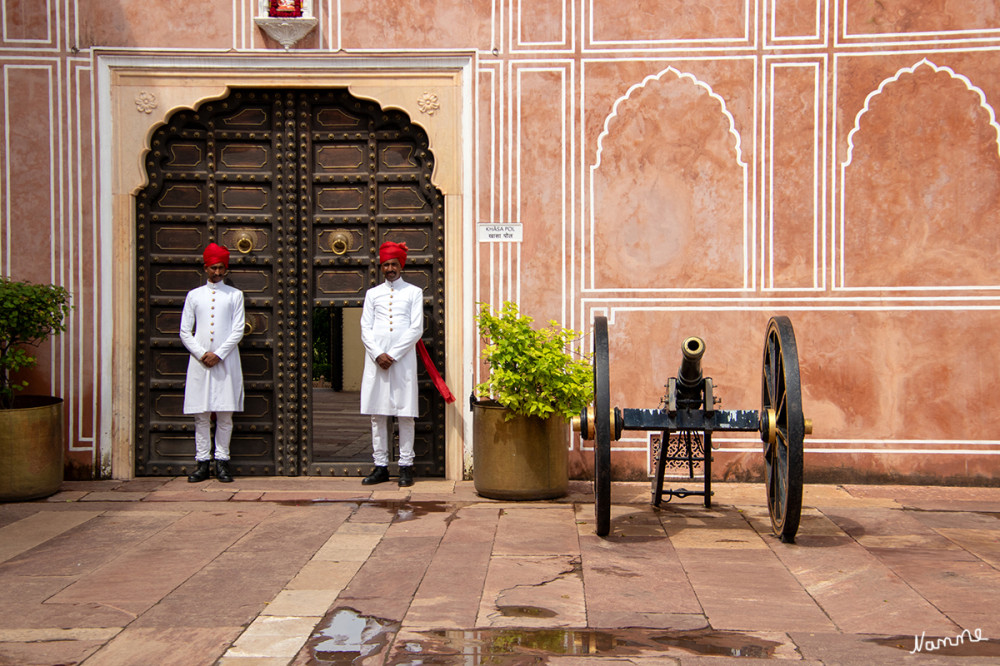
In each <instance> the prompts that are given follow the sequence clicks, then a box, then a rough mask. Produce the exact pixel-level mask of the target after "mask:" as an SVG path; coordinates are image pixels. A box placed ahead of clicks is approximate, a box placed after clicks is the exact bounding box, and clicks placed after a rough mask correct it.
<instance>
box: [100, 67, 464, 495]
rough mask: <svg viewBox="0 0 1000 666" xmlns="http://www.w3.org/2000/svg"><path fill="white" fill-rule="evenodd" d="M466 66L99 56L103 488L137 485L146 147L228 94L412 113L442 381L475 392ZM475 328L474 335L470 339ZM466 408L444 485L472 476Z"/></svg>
mask: <svg viewBox="0 0 1000 666" xmlns="http://www.w3.org/2000/svg"><path fill="white" fill-rule="evenodd" d="M472 58H473V56H472V55H471V54H463V53H456V54H454V55H438V56H434V57H407V56H400V55H385V56H366V57H364V58H357V57H337V56H329V57H323V56H272V55H261V56H257V55H241V56H226V55H223V54H219V55H217V56H213V55H210V54H198V55H197V56H178V55H177V54H168V53H158V52H142V53H139V52H128V53H120V52H98V53H96V54H95V61H96V69H97V77H96V79H97V85H98V91H97V99H98V109H97V111H98V139H97V143H98V145H97V152H98V154H99V156H100V163H99V170H100V174H99V182H100V186H99V189H100V191H99V211H100V212H99V214H100V220H99V223H98V229H99V235H100V239H101V240H100V253H101V262H100V264H101V274H100V287H101V288H100V293H101V294H102V301H101V313H102V325H101V327H100V330H101V334H100V341H99V345H100V355H101V367H102V377H104V378H105V379H104V381H102V382H101V383H100V386H101V388H100V391H101V404H102V405H103V407H102V411H101V415H100V423H101V428H100V433H101V434H100V451H101V476H102V477H104V478H108V477H111V478H131V477H132V476H133V475H134V459H133V458H134V446H133V438H134V432H135V421H136V414H135V407H134V405H135V396H134V371H135V364H134V359H135V355H136V343H135V339H136V335H135V332H136V323H135V322H136V312H137V306H136V303H137V301H136V299H137V297H138V295H137V294H136V293H135V292H136V289H135V280H134V270H135V268H134V267H135V263H136V254H135V246H136V238H135V229H136V224H135V195H136V193H137V192H138V191H139V190H140V189H142V187H144V186H145V185H146V182H145V178H146V176H145V170H144V168H143V165H144V157H145V153H146V152H147V151H148V145H149V137H150V136H151V135H152V133H153V131H154V130H155V128H156V127H157V126H158V125H159V124H161V123H163V122H164V121H165V119H166V118H167V117H168V116H169V115H170V113H171V112H172V111H174V110H177V109H179V108H195V106H196V105H197V104H198V103H199V102H203V101H205V100H210V99H221V98H223V97H225V96H226V95H227V94H229V92H230V90H232V89H233V88H240V87H274V88H282V87H287V86H289V85H295V86H296V87H316V88H330V87H340V88H347V89H348V90H349V91H350V92H351V94H353V95H355V96H356V97H359V98H362V99H369V100H372V101H375V102H377V103H378V104H379V105H381V106H382V108H397V109H401V110H403V111H404V112H406V113H407V114H408V115H409V117H410V118H411V119H412V121H413V122H414V123H417V124H419V125H420V126H421V127H422V128H423V129H424V130H425V131H426V133H427V136H428V139H429V143H430V145H429V149H430V151H431V152H432V153H433V154H434V156H435V169H434V173H433V177H432V181H433V183H434V185H435V186H436V187H437V188H438V189H439V190H440V191H441V193H442V194H443V196H444V205H445V225H446V232H445V239H446V240H445V251H444V254H445V275H446V284H445V293H446V299H447V305H446V308H445V310H446V316H445V339H446V341H447V343H446V344H447V346H446V349H445V355H446V358H447V359H448V363H447V366H446V367H445V373H444V375H445V379H446V381H447V382H448V384H449V386H450V387H451V389H452V392H453V393H455V395H456V396H462V395H465V394H466V393H467V392H468V391H469V390H471V382H472V367H473V362H474V359H473V358H472V356H471V355H472V354H474V344H473V343H474V341H473V340H472V335H473V333H472V331H471V328H470V327H466V326H464V322H465V321H467V320H470V319H471V312H472V308H473V304H472V302H471V299H472V292H471V288H470V287H471V275H472V256H473V253H472V248H471V246H472V242H473V234H471V233H465V232H464V229H466V228H471V224H472V202H473V196H472V191H471V190H472V183H473V178H472V175H471V174H472V168H473V165H472V159H471V153H472V149H471V147H472V144H473V141H472V136H473V122H472V118H473V114H472V106H473V102H472V80H471V78H472ZM467 328H468V330H466V329H467ZM466 411H467V410H466V409H465V407H464V401H462V400H458V401H456V402H455V403H453V404H451V405H449V406H447V408H446V411H445V441H446V456H445V476H446V478H448V479H461V478H462V477H463V475H464V472H465V470H466V469H468V468H469V462H470V453H469V450H471V445H470V446H467V445H466V442H470V443H471V423H470V420H469V419H467V418H466Z"/></svg>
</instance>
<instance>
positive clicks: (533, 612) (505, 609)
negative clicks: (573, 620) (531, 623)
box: [497, 606, 558, 617]
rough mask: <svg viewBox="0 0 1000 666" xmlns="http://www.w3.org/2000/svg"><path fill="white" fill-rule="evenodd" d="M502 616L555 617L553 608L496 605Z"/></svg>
mask: <svg viewBox="0 0 1000 666" xmlns="http://www.w3.org/2000/svg"><path fill="white" fill-rule="evenodd" d="M497 610H499V611H500V615H502V616H503V617H555V616H556V615H558V613H556V612H555V611H554V610H549V609H548V608H540V607H539V606H497Z"/></svg>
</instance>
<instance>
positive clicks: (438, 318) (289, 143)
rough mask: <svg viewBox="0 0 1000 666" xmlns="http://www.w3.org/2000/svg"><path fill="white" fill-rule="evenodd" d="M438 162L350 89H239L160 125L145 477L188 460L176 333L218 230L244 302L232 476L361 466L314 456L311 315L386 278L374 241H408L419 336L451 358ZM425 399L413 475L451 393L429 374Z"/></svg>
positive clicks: (143, 373)
mask: <svg viewBox="0 0 1000 666" xmlns="http://www.w3.org/2000/svg"><path fill="white" fill-rule="evenodd" d="M432 170H433V157H432V155H431V154H430V152H429V150H428V143H427V137H426V134H425V133H424V132H423V130H422V129H420V128H419V127H417V126H415V125H413V124H412V123H411V122H410V120H409V118H408V117H407V116H406V114H404V113H402V112H399V111H383V110H382V109H381V108H380V107H379V106H378V105H377V104H375V103H372V102H369V101H363V100H360V99H357V98H355V97H353V96H352V95H350V94H349V93H348V92H347V91H346V90H341V89H324V90H311V89H310V90H271V89H254V90H250V89H247V90H237V91H234V92H233V93H231V94H230V95H229V96H228V97H227V98H225V99H223V100H218V101H212V102H206V103H204V104H202V105H200V106H199V107H198V108H196V109H194V110H185V111H179V112H176V113H174V114H173V115H172V116H170V118H169V119H168V122H167V123H166V124H165V125H163V126H161V127H160V128H158V129H157V131H156V132H155V133H154V135H153V137H152V140H151V144H150V152H149V153H148V155H147V156H146V171H147V174H148V179H149V180H148V185H147V186H146V187H145V188H144V189H143V190H142V191H141V192H140V193H139V195H138V196H137V199H136V221H137V233H136V239H137V247H136V255H137V258H138V262H137V274H136V287H137V291H136V293H137V298H138V302H137V304H136V309H137V313H138V321H137V337H138V339H137V350H138V352H137V353H138V358H137V359H136V409H137V413H136V473H137V474H139V475H177V474H185V473H187V472H188V471H189V469H190V467H191V465H192V463H193V459H194V422H193V419H192V418H191V417H190V416H185V415H184V414H183V413H182V406H183V396H184V382H185V375H186V369H187V363H188V357H189V354H188V352H187V350H186V349H185V348H184V347H183V345H182V344H181V342H180V338H179V337H178V330H179V325H180V314H181V309H182V306H183V303H184V297H185V295H186V294H187V292H188V291H189V290H190V289H192V288H194V287H196V286H199V285H200V284H202V283H203V282H204V273H203V270H202V261H201V251H202V249H203V248H204V247H205V245H207V244H208V243H209V242H212V241H214V242H217V243H219V244H221V245H225V246H226V247H228V248H229V250H230V252H231V259H230V278H229V279H230V282H231V284H233V286H235V287H237V288H238V289H241V290H242V291H243V293H244V297H245V302H246V320H247V327H246V334H245V336H244V338H243V341H242V342H241V343H240V355H241V359H242V364H243V376H244V386H245V396H246V398H245V411H244V412H243V413H242V414H237V415H236V417H235V419H234V422H235V431H234V433H233V441H232V451H231V454H232V459H233V463H234V467H235V472H236V474H237V475H251V474H260V475H298V474H337V475H343V474H355V473H357V472H358V471H359V470H358V469H357V466H356V465H347V464H338V462H337V461H336V460H323V461H320V460H316V459H314V458H315V456H314V455H313V451H312V434H313V433H312V410H311V395H312V394H311V387H312V373H311V364H312V356H313V355H312V338H311V330H310V328H311V327H310V322H311V316H312V311H313V309H314V308H315V307H329V306H333V307H360V306H361V305H362V303H363V300H364V294H365V291H366V290H367V289H368V288H369V287H371V286H373V285H375V284H376V283H377V282H378V281H379V280H380V279H381V277H380V275H379V271H378V246H379V245H380V244H381V243H382V242H384V241H386V240H392V241H396V242H400V241H405V242H406V244H407V246H408V247H409V248H410V254H409V258H408V261H407V264H406V271H405V273H404V278H405V279H406V280H407V281H408V282H411V283H413V284H416V285H418V286H420V287H422V288H423V289H424V308H425V310H424V313H425V326H424V331H425V332H424V342H425V343H426V344H427V347H428V349H429V350H430V351H431V355H432V358H433V359H434V360H435V362H436V363H437V365H438V367H439V368H442V367H443V365H444V270H443V266H444V201H443V197H442V195H441V193H440V191H439V190H438V189H437V188H435V187H434V185H433V184H432V183H431V180H430V175H431V172H432ZM353 333H354V334H357V335H359V334H360V333H359V332H357V331H355V332H353ZM348 334H351V332H350V331H345V335H348ZM420 403H421V410H420V417H419V418H418V420H417V442H416V450H417V458H416V461H415V466H416V473H417V474H418V475H429V476H433V475H442V474H443V473H444V402H443V400H442V399H441V397H440V396H439V395H438V394H437V393H436V391H435V390H434V388H433V386H432V385H431V383H430V382H429V381H428V380H427V379H426V375H425V374H424V373H423V372H422V371H421V388H420ZM365 471H367V470H365Z"/></svg>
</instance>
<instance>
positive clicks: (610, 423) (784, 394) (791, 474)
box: [573, 316, 812, 543]
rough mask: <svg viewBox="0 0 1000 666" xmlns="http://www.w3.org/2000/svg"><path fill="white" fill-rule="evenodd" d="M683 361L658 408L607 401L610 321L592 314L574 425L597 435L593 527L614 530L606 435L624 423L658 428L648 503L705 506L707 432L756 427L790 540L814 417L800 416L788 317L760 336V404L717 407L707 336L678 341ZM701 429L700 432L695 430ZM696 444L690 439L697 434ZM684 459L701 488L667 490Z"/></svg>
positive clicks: (775, 524) (776, 514)
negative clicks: (588, 399)
mask: <svg viewBox="0 0 1000 666" xmlns="http://www.w3.org/2000/svg"><path fill="white" fill-rule="evenodd" d="M681 352H682V360H681V366H680V369H679V370H678V372H677V376H676V377H671V378H670V379H669V380H668V382H667V384H666V389H667V391H666V394H665V395H664V397H663V399H662V400H661V403H660V405H659V407H658V408H656V409H630V408H625V409H619V408H618V407H614V408H612V407H611V399H610V387H609V383H608V363H609V360H608V357H609V351H608V320H607V318H606V317H602V316H598V317H595V319H594V406H593V409H591V408H585V409H584V410H583V412H581V414H580V416H579V418H578V419H574V422H573V426H574V428H575V429H576V430H578V431H579V432H580V433H581V436H582V437H583V439H585V440H593V441H594V511H595V514H596V519H597V529H596V532H597V534H598V535H599V536H607V534H608V532H609V531H610V529H611V440H612V439H614V440H615V441H617V440H618V439H620V438H621V434H622V432H623V431H625V430H646V431H660V432H662V439H661V440H660V446H659V451H658V453H657V455H656V470H655V472H654V476H653V489H652V496H653V497H652V502H653V505H654V506H659V505H660V503H661V501H662V499H663V497H664V496H666V497H667V499H668V501H669V499H670V498H672V497H686V496H688V495H703V496H704V498H705V506H706V507H708V506H711V504H712V433H713V432H752V431H758V432H759V433H760V437H761V440H762V441H763V453H764V477H765V478H764V482H765V486H766V489H767V507H768V511H769V513H770V514H771V528H772V530H774V533H775V535H777V536H778V537H779V538H780V539H781V540H782V541H783V542H786V543H791V542H794V540H795V533H796V531H797V530H798V528H799V516H800V513H801V510H802V457H803V446H802V443H803V439H804V437H805V435H806V434H808V433H811V432H812V422H811V421H810V420H809V419H806V418H804V417H803V415H802V390H801V384H800V380H799V361H798V351H797V349H796V346H795V333H794V331H793V330H792V323H791V321H789V319H788V317H773V318H772V319H771V320H770V321H769V322H768V325H767V334H766V337H765V339H764V358H763V373H762V379H761V407H760V411H757V410H721V409H716V408H715V404H716V401H715V396H714V394H713V385H712V379H711V378H710V377H704V376H702V371H701V359H702V356H703V355H704V353H705V343H704V342H703V341H702V340H701V338H697V337H691V338H688V339H687V340H685V341H684V343H683V344H682V345H681ZM673 433H677V434H678V437H677V438H676V440H675V441H680V442H681V443H682V446H681V448H682V451H681V452H680V453H679V454H678V453H677V451H676V447H675V450H674V452H671V447H669V446H668V442H669V441H670V436H671V434H673ZM699 433H700V435H699ZM696 437H697V438H699V439H700V441H699V442H698V444H699V445H698V446H692V441H693V440H694V438H696ZM677 461H682V462H683V463H686V464H687V466H688V469H689V471H690V476H691V478H693V477H694V474H693V470H694V465H695V464H696V463H701V465H702V471H703V474H702V476H703V481H704V489H703V490H686V489H684V488H680V489H677V490H671V489H664V487H663V476H664V473H665V470H666V467H667V463H668V462H671V463H674V464H676V462H677Z"/></svg>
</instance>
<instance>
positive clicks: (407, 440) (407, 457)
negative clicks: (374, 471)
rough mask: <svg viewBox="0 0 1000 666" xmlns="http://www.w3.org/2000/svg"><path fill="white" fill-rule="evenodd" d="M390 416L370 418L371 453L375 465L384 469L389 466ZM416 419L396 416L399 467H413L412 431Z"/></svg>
mask: <svg viewBox="0 0 1000 666" xmlns="http://www.w3.org/2000/svg"><path fill="white" fill-rule="evenodd" d="M390 418H392V417H390V416H381V415H374V416H372V453H373V457H374V458H375V465H377V466H378V467H385V466H386V465H388V464H389V441H390V440H391V439H392V434H391V431H390V430H389V419H390ZM415 421H416V419H414V418H413V417H412V416H397V417H396V423H398V424H399V466H400V467H410V466H411V465H413V431H414V424H415Z"/></svg>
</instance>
